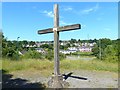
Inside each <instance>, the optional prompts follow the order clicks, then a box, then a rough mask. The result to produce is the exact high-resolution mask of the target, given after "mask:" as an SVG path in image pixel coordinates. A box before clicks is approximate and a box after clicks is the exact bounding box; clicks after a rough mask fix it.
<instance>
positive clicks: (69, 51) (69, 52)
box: [60, 50, 77, 54]
mask: <svg viewBox="0 0 120 90" xmlns="http://www.w3.org/2000/svg"><path fill="white" fill-rule="evenodd" d="M75 52H77V51H76V50H60V53H63V54H71V53H75Z"/></svg>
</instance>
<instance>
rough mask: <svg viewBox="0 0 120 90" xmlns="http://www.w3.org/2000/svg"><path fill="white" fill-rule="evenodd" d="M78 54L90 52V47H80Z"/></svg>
mask: <svg viewBox="0 0 120 90" xmlns="http://www.w3.org/2000/svg"><path fill="white" fill-rule="evenodd" d="M78 50H79V51H80V52H92V47H86V46H82V47H79V49H78Z"/></svg>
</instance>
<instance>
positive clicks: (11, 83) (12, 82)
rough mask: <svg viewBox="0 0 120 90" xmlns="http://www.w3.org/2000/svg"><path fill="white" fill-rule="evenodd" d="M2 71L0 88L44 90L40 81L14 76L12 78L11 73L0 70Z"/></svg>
mask: <svg viewBox="0 0 120 90" xmlns="http://www.w3.org/2000/svg"><path fill="white" fill-rule="evenodd" d="M0 72H2V89H6V88H10V89H12V88H18V89H19V88H39V89H40V90H44V89H45V88H46V87H45V85H44V84H42V83H41V82H39V83H30V82H29V81H28V80H26V79H21V78H15V79H13V78H12V77H13V75H11V74H6V71H5V70H0Z"/></svg>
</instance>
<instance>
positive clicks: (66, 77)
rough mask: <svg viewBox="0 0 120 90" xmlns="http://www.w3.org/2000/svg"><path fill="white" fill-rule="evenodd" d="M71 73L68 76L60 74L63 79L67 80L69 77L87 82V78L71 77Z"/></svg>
mask: <svg viewBox="0 0 120 90" xmlns="http://www.w3.org/2000/svg"><path fill="white" fill-rule="evenodd" d="M72 74H73V73H72V72H70V73H68V74H62V75H63V76H64V79H65V80H66V79H68V78H69V77H71V78H75V79H81V80H87V78H84V77H79V76H72Z"/></svg>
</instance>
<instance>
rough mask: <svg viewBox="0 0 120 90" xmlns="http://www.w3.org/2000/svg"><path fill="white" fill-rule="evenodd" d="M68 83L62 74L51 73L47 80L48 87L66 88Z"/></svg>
mask: <svg viewBox="0 0 120 90" xmlns="http://www.w3.org/2000/svg"><path fill="white" fill-rule="evenodd" d="M68 86H69V83H68V82H66V81H64V78H63V76H62V75H58V76H57V75H53V76H52V77H51V79H50V80H49V81H48V88H67V87H68Z"/></svg>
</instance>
